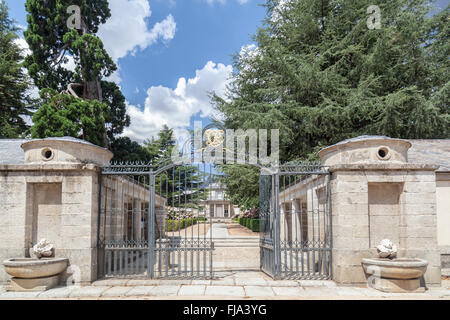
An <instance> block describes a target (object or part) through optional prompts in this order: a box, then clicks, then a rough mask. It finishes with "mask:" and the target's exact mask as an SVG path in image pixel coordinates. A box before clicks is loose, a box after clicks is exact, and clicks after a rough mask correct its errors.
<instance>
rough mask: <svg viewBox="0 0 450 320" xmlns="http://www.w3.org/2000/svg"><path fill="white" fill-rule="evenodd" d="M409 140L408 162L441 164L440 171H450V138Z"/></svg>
mask: <svg viewBox="0 0 450 320" xmlns="http://www.w3.org/2000/svg"><path fill="white" fill-rule="evenodd" d="M409 141H410V142H411V143H412V147H411V149H409V151H408V162H412V163H433V164H437V165H439V166H440V168H439V169H438V170H437V171H438V172H450V139H441V140H409Z"/></svg>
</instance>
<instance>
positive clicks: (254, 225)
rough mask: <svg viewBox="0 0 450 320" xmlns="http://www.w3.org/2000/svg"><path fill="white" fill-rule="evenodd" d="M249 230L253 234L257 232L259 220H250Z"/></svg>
mask: <svg viewBox="0 0 450 320" xmlns="http://www.w3.org/2000/svg"><path fill="white" fill-rule="evenodd" d="M250 230H252V231H253V232H259V219H252V220H251V224H250Z"/></svg>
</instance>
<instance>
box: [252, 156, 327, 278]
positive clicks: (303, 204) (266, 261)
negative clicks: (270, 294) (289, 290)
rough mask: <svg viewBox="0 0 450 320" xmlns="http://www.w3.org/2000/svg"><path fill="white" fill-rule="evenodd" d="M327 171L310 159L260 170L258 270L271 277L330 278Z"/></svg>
mask: <svg viewBox="0 0 450 320" xmlns="http://www.w3.org/2000/svg"><path fill="white" fill-rule="evenodd" d="M329 183H330V174H329V172H328V170H327V169H326V168H324V167H321V166H320V165H315V164H292V165H283V166H280V167H279V168H278V170H277V171H276V172H275V173H273V174H272V175H261V176H260V188H259V190H260V191H259V196H260V219H261V224H260V229H261V230H260V231H261V236H260V239H261V240H260V248H261V250H260V257H261V270H262V271H264V272H265V273H267V274H269V275H270V276H272V277H273V278H274V279H331V277H332V275H331V263H332V251H331V248H332V220H331V195H330V187H329Z"/></svg>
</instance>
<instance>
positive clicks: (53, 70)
mask: <svg viewBox="0 0 450 320" xmlns="http://www.w3.org/2000/svg"><path fill="white" fill-rule="evenodd" d="M71 5H77V6H79V7H80V8H81V16H82V27H83V30H69V29H68V27H67V19H68V18H69V16H70V14H67V12H66V11H67V8H68V7H69V6H71ZM25 8H26V11H27V12H28V15H27V22H28V29H27V30H26V31H25V32H24V36H25V39H26V40H27V42H28V44H29V46H30V49H31V50H32V52H33V54H32V55H29V56H28V57H27V58H26V60H25V65H26V66H27V68H28V71H29V73H30V76H31V77H32V78H33V79H34V81H35V84H36V85H37V86H38V87H39V89H43V88H52V89H55V90H57V91H58V92H59V91H61V90H64V89H66V87H67V85H68V84H69V83H72V82H76V81H75V80H76V79H82V78H83V77H84V81H88V80H89V79H92V78H93V77H95V76H99V75H100V72H103V73H104V74H109V73H110V72H113V71H114V70H115V66H112V65H111V63H109V62H110V58H109V59H108V58H106V57H108V54H107V53H106V51H105V50H104V49H103V46H102V45H101V42H98V40H99V39H98V38H97V37H96V36H94V35H95V34H96V33H97V32H98V27H99V25H100V24H102V23H105V22H106V20H107V19H108V18H109V17H110V16H111V12H110V10H109V6H108V1H107V0H93V1H87V0H51V1H45V2H43V1H42V0H27V1H26V3H25ZM84 36H87V38H84ZM94 37H95V38H97V39H98V40H94ZM83 40H84V41H83ZM84 43H86V44H87V46H86V48H88V49H87V50H85V48H83V44H84ZM85 52H86V53H87V54H88V55H89V56H90V57H87V56H84V53H85ZM92 53H94V54H98V55H99V57H94V56H92ZM69 55H72V56H73V57H74V58H75V59H76V60H77V61H76V62H77V71H76V72H75V73H74V72H72V71H69V70H67V69H65V68H64V67H63V66H62V64H63V63H64V62H67V61H68V56H69ZM82 56H83V57H82ZM102 60H105V61H108V63H107V64H106V65H105V66H103V67H102V66H96V68H95V71H96V72H97V74H96V75H95V74H90V75H89V72H91V71H93V70H87V69H86V67H87V66H84V65H83V64H81V65H80V63H81V62H86V63H88V65H89V66H92V65H96V64H97V62H99V61H102Z"/></svg>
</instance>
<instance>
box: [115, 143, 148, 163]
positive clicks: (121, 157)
mask: <svg viewBox="0 0 450 320" xmlns="http://www.w3.org/2000/svg"><path fill="white" fill-rule="evenodd" d="M111 152H112V153H113V154H114V158H113V159H112V161H113V162H125V161H129V162H139V161H144V162H149V161H150V160H151V158H150V154H149V153H148V152H147V150H146V149H145V148H144V147H142V146H141V145H140V144H139V143H137V142H136V141H132V140H131V139H130V138H128V137H120V138H118V139H115V140H114V141H113V143H112V144H111Z"/></svg>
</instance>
